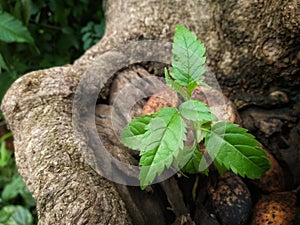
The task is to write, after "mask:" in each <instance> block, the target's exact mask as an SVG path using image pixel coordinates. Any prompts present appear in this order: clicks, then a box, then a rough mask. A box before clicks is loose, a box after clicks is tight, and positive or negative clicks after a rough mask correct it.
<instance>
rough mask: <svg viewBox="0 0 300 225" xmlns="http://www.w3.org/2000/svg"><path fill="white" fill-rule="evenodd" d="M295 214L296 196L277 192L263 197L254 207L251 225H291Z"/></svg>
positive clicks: (291, 193)
mask: <svg viewBox="0 0 300 225" xmlns="http://www.w3.org/2000/svg"><path fill="white" fill-rule="evenodd" d="M295 214H296V194H295V193H293V192H277V193H271V194H269V195H264V196H263V197H262V198H261V199H260V200H259V201H258V202H257V203H256V205H255V207H254V212H253V216H252V222H251V225H264V224H266V225H268V224H274V225H277V224H278V225H279V224H280V225H291V224H294V220H295Z"/></svg>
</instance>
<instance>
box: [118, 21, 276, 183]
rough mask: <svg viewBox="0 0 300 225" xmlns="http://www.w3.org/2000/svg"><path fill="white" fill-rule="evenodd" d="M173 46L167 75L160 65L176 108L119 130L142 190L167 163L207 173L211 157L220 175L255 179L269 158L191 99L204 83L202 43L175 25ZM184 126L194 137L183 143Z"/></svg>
mask: <svg viewBox="0 0 300 225" xmlns="http://www.w3.org/2000/svg"><path fill="white" fill-rule="evenodd" d="M172 47H173V48H172V54H173V57H172V66H171V69H170V74H169V72H168V70H167V69H166V68H165V71H164V72H165V80H166V83H167V85H168V86H169V87H170V88H171V89H173V90H174V91H176V92H177V93H179V94H180V95H181V96H182V97H183V99H184V102H183V103H182V104H181V105H180V106H179V108H178V109H177V108H169V107H166V108H162V109H160V110H159V111H157V112H156V113H154V114H151V115H143V116H139V117H137V118H135V119H133V120H132V121H131V122H130V123H129V124H127V126H126V127H125V128H124V130H123V131H122V133H121V141H122V142H123V144H124V145H125V146H127V147H129V148H131V149H133V150H138V151H140V161H139V165H140V166H141V170H140V175H139V178H140V185H141V188H142V189H144V188H146V187H147V185H149V184H151V183H152V182H153V181H154V179H155V178H156V176H158V175H161V174H162V173H163V171H164V170H165V169H168V168H170V167H171V166H172V167H173V168H175V169H178V170H180V171H181V172H183V173H205V174H208V172H209V171H208V170H209V168H208V166H209V164H210V160H212V163H213V164H214V165H215V167H216V168H217V169H218V171H219V172H220V173H224V172H225V171H227V170H232V171H233V172H234V173H236V174H239V175H240V176H242V177H245V176H246V177H248V178H260V177H261V176H262V175H264V174H265V172H266V171H267V170H268V169H269V168H270V162H269V160H268V159H267V158H266V152H265V151H264V150H262V149H261V148H260V147H259V146H260V143H259V142H258V141H256V140H255V139H254V136H253V135H251V134H249V133H247V130H246V129H244V128H241V127H239V126H238V125H237V124H233V123H230V122H226V121H218V119H217V117H216V116H214V115H213V114H212V112H211V109H210V108H209V107H208V106H207V105H206V104H205V103H203V102H201V101H198V100H194V99H192V93H193V90H194V89H195V88H196V87H197V86H199V85H201V86H208V85H207V84H206V83H205V82H203V75H204V73H205V61H206V58H205V56H204V54H205V47H204V44H203V43H201V42H200V41H199V40H197V37H196V35H195V34H193V33H191V32H190V31H189V30H188V29H187V28H185V27H183V26H181V25H177V26H176V31H175V35H174V40H173V46H172ZM188 130H191V131H192V133H193V137H194V140H193V141H192V142H193V143H192V145H189V146H185V141H186V139H187V131H188ZM201 146H204V149H203V147H201Z"/></svg>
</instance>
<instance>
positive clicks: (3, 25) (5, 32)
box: [0, 11, 34, 43]
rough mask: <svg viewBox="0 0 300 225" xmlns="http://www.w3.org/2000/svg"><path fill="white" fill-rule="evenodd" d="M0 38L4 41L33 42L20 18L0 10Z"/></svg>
mask: <svg viewBox="0 0 300 225" xmlns="http://www.w3.org/2000/svg"><path fill="white" fill-rule="evenodd" d="M0 40H2V41H5V42H29V43H33V42H34V40H33V38H32V36H31V34H30V32H29V31H28V29H27V27H25V26H24V25H23V24H22V22H21V21H20V20H18V19H16V18H14V17H13V16H12V15H10V14H9V13H6V12H3V11H0Z"/></svg>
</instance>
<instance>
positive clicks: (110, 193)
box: [1, 0, 300, 224]
mask: <svg viewBox="0 0 300 225" xmlns="http://www.w3.org/2000/svg"><path fill="white" fill-rule="evenodd" d="M105 5H106V16H107V28H106V33H105V36H104V37H103V39H102V40H101V41H100V42H99V43H98V44H97V45H95V46H94V47H92V48H91V49H89V50H88V51H87V52H86V53H85V54H84V55H83V56H82V57H81V58H80V59H78V60H77V61H76V62H75V63H74V64H73V65H66V66H63V67H56V68H50V69H46V70H40V71H34V72H31V73H29V74H26V75H24V76H22V77H21V78H20V79H18V81H16V82H15V83H14V84H13V85H12V87H11V88H10V89H9V91H8V92H7V94H6V96H5V98H4V100H3V102H2V106H1V109H2V110H3V113H4V115H5V117H6V120H7V122H8V124H9V126H10V128H11V130H12V131H13V134H14V138H15V149H16V150H15V154H16V160H17V164H18V166H19V172H20V173H21V175H22V176H23V177H24V180H25V182H26V184H27V185H28V187H29V189H30V191H31V192H32V193H33V196H34V197H35V198H36V200H37V208H38V212H39V224H132V223H134V224H139V222H140V221H142V220H145V218H148V217H151V215H152V214H151V212H147V213H148V214H143V212H144V210H142V212H139V211H136V210H137V208H138V209H140V208H139V203H136V204H133V205H130V206H129V205H127V206H126V201H128V202H132V201H136V198H135V197H132V198H127V199H126V196H127V197H128V196H129V195H128V194H127V195H126V194H125V195H124V193H126V192H127V193H130V195H131V196H134V194H135V191H134V189H133V190H130V188H128V189H127V188H124V187H122V186H119V187H118V185H117V186H116V185H114V184H113V183H111V182H109V181H108V180H106V179H104V178H103V177H101V176H99V174H98V173H96V172H95V170H93V169H92V168H91V167H90V166H89V165H88V164H87V163H86V160H85V159H84V157H83V156H82V152H81V151H80V149H79V147H78V146H79V143H80V141H81V140H78V139H77V138H76V136H75V135H74V129H73V127H72V113H73V111H72V104H73V98H74V94H75V91H76V87H77V85H78V83H79V81H80V79H81V77H82V76H83V74H84V73H85V71H86V70H87V69H89V70H91V71H95V72H97V63H96V64H93V63H94V62H95V59H96V57H98V56H99V55H102V54H103V53H104V52H107V51H109V50H111V49H113V48H115V47H118V46H120V45H123V44H125V43H128V42H131V41H136V40H160V41H171V39H172V36H173V33H174V28H175V25H176V24H183V25H185V26H187V27H188V28H189V29H191V30H192V31H194V32H195V33H197V35H198V37H199V38H200V39H201V40H202V41H204V42H205V45H206V47H207V62H208V66H209V69H210V71H211V72H212V73H213V74H214V75H215V76H216V77H217V78H218V81H219V84H220V85H221V87H222V90H223V92H224V93H225V95H227V96H228V97H229V98H230V99H232V100H233V102H234V103H235V104H236V105H237V107H238V108H239V109H240V111H241V112H244V116H243V117H242V118H243V119H244V121H249V118H251V117H252V116H253V114H251V113H252V112H247V111H246V110H247V109H249V108H251V107H253V106H255V107H258V108H259V109H261V108H267V109H268V110H273V109H274V108H275V109H276V110H278V112H283V113H286V116H287V117H284V116H283V117H276V118H275V119H277V120H279V121H277V120H276V121H277V122H278V123H279V124H281V129H279V128H276V129H279V130H275V131H274V132H273V131H271V132H269V133H268V132H267V133H265V131H266V129H265V128H266V126H264V125H265V124H266V123H268V121H270V120H269V119H268V118H271V117H270V116H271V115H269V111H265V112H263V111H262V113H263V115H262V116H263V117H266V118H267V119H264V121H267V122H266V123H265V124H264V123H255V127H253V129H252V131H253V132H254V133H255V132H256V133H258V134H261V139H263V140H264V139H265V138H268V140H273V139H274V138H276V137H277V136H276V135H279V136H280V137H281V138H282V140H287V142H284V143H285V145H282V146H281V145H278V142H275V143H273V145H270V146H268V147H269V148H270V149H269V150H270V151H271V152H272V150H274V149H275V151H279V153H280V154H279V156H280V155H284V154H286V152H285V153H283V152H282V149H284V150H286V149H287V151H290V152H292V153H291V154H294V155H299V148H298V149H297V148H294V147H293V145H292V144H291V143H290V142H292V143H296V142H297V141H298V140H299V129H300V128H299V125H298V126H296V124H297V123H298V124H299V114H300V110H299V99H300V95H299V83H300V79H299V70H300V67H299V62H300V54H299V48H300V44H299V43H300V39H299V33H300V30H299V25H300V15H299V14H300V13H299V11H300V9H299V7H300V6H299V1H297V0H292V1H285V0H279V1H278V0H261V1H249V0H243V1H237V0H233V1H215V0H194V1H192V0H185V1H183V0H176V1H173V0H164V1H160V0H151V1H149V0H142V1H141V0H112V1H108V2H106V4H105ZM120 18H122V19H120ZM93 67H94V68H93ZM144 68H145V69H146V70H148V71H147V72H148V73H152V74H153V75H159V73H161V72H160V71H161V70H160V69H161V68H160V67H159V66H157V65H155V64H154V65H151V64H147V65H145V66H144ZM111 82H112V80H108V82H103V83H102V84H101V85H102V86H103V87H104V88H103V89H102V92H101V98H102V99H103V100H107V99H109V95H111V93H110V89H109V87H110V83H111ZM99 107H101V106H99ZM103 107H109V106H103ZM282 107H287V108H288V109H289V110H291V111H292V112H290V111H289V112H286V111H284V109H282V111H281V109H280V108H282ZM105 112H106V111H105ZM102 114H103V113H102V112H101V115H102ZM274 117H275V116H274ZM272 118H273V117H272ZM254 119H255V118H254ZM245 125H247V126H249V127H250V128H251V126H252V124H251V123H250V124H249V123H247V122H245ZM272 132H273V133H272ZM282 133H286V134H282ZM286 135H288V138H286ZM272 138H273V139H272ZM284 138H285V139H284ZM267 143H269V142H268V141H267ZM279 144H280V142H279ZM275 153H276V152H275ZM285 156H286V157H287V155H285ZM129 158H130V157H128V158H127V157H125V156H124V159H126V160H129ZM283 159H284V157H283ZM289 160H292V162H291V164H290V165H287V168H289V169H290V170H293V169H295V170H296V172H295V171H292V172H291V173H290V174H292V175H294V176H296V174H300V173H299V172H297V171H299V168H294V167H289V166H291V165H292V166H293V165H299V163H298V164H297V161H296V162H295V158H293V159H290V158H289ZM298 162H299V161H298ZM292 175H291V177H292ZM294 180H296V181H297V182H298V183H299V177H298V178H297V177H296V178H294ZM122 189H123V191H122ZM140 194H141V196H143V195H145V194H143V193H140ZM154 195H155V194H154ZM156 198H157V197H155V196H154V197H153V198H152V200H149V202H150V203H149V204H152V203H153V199H156ZM166 198H168V196H166ZM134 199H135V200H134ZM151 202H152V203H151ZM163 204H165V203H163ZM163 204H162V205H161V204H160V203H159V205H156V206H155V207H158V208H163V207H162V206H163ZM173 210H174V209H173ZM146 211H147V210H146ZM179 211H180V210H179ZM179 211H178V212H179ZM133 212H135V213H136V215H133ZM139 213H140V215H139ZM160 213H162V214H164V210H162V211H161V212H160ZM162 214H161V215H160V218H163V219H162V220H165V219H166V218H169V217H170V216H167V215H166V214H164V215H162ZM175 214H176V213H175ZM173 216H174V215H173ZM171 217H172V215H171ZM163 223H164V221H162V224H163Z"/></svg>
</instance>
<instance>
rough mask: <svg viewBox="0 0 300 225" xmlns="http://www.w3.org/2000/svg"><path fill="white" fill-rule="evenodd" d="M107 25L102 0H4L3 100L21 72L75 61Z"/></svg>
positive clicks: (0, 36)
mask: <svg viewBox="0 0 300 225" xmlns="http://www.w3.org/2000/svg"><path fill="white" fill-rule="evenodd" d="M104 28H105V19H104V14H103V11H102V1H101V0H99V1H93V0H64V1H61V0H0V102H1V100H2V98H3V96H4V94H5V92H6V90H7V89H8V88H9V86H10V85H11V84H12V82H13V81H14V80H16V79H17V78H18V77H19V76H21V75H23V74H25V73H27V72H29V71H33V70H38V69H41V68H48V67H53V66H59V65H64V64H68V63H72V62H73V61H74V60H75V59H76V58H78V57H79V56H80V55H82V54H83V52H84V51H85V50H86V49H88V48H89V47H91V46H92V45H93V44H95V43H96V42H97V41H99V39H100V38H101V37H102V36H103V34H104Z"/></svg>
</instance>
